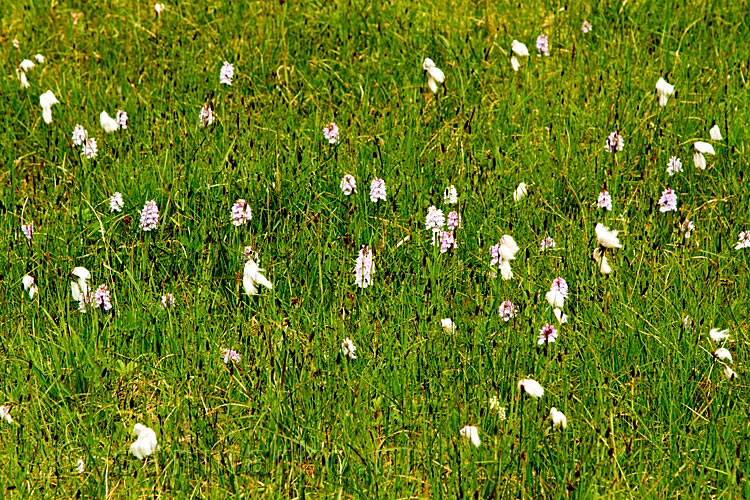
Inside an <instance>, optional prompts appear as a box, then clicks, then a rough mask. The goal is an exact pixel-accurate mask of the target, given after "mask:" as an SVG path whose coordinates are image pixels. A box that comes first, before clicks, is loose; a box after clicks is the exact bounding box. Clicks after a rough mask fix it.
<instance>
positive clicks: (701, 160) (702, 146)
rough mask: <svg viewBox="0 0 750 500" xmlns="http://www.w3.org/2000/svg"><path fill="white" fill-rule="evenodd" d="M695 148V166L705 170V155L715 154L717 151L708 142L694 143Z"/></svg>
mask: <svg viewBox="0 0 750 500" xmlns="http://www.w3.org/2000/svg"><path fill="white" fill-rule="evenodd" d="M693 148H694V149H695V154H693V163H694V164H695V167H696V168H699V169H701V170H705V169H706V157H705V156H704V155H707V154H708V155H715V154H716V151H714V147H713V146H712V145H711V144H709V143H707V142H703V141H697V142H695V143H693Z"/></svg>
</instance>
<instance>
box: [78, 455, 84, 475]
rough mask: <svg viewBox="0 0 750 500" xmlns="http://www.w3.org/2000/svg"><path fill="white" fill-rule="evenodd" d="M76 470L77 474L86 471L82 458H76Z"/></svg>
mask: <svg viewBox="0 0 750 500" xmlns="http://www.w3.org/2000/svg"><path fill="white" fill-rule="evenodd" d="M76 472H77V473H78V474H83V473H84V472H86V464H85V463H83V460H82V459H80V458H79V459H78V462H77V463H76Z"/></svg>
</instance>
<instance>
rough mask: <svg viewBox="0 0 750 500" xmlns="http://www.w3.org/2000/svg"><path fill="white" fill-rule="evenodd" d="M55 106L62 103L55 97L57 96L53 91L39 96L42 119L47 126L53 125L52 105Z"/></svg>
mask: <svg viewBox="0 0 750 500" xmlns="http://www.w3.org/2000/svg"><path fill="white" fill-rule="evenodd" d="M54 104H60V101H58V100H57V97H55V94H53V93H52V91H51V90H48V91H47V92H45V93H44V94H42V95H40V96H39V105H40V106H41V107H42V118H43V119H44V123H46V124H47V125H49V124H50V123H52V105H54Z"/></svg>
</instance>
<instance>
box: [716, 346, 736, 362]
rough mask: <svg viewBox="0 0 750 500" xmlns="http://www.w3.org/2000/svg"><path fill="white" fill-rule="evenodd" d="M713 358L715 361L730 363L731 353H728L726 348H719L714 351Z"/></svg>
mask: <svg viewBox="0 0 750 500" xmlns="http://www.w3.org/2000/svg"><path fill="white" fill-rule="evenodd" d="M714 356H715V357H716V359H720V360H722V361H729V362H730V363H731V362H732V353H731V352H729V349H727V348H726V347H719V348H718V349H716V351H715V352H714Z"/></svg>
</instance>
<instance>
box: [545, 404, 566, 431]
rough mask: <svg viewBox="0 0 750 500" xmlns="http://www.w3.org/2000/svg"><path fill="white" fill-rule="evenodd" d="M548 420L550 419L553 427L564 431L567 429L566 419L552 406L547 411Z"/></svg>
mask: <svg viewBox="0 0 750 500" xmlns="http://www.w3.org/2000/svg"><path fill="white" fill-rule="evenodd" d="M549 418H551V419H552V426H553V427H561V428H563V429H565V428H566V427H568V418H567V417H566V416H565V414H564V413H563V412H561V411H560V410H558V409H557V408H555V407H554V406H553V407H552V408H550V410H549Z"/></svg>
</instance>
